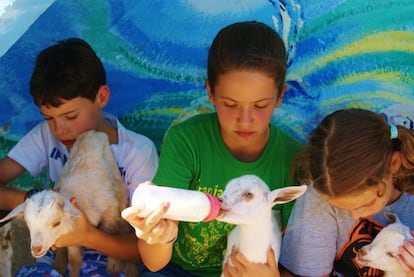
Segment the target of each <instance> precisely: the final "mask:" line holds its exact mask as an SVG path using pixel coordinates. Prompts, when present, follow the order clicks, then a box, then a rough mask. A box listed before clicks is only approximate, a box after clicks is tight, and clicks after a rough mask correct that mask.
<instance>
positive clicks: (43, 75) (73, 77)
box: [30, 38, 106, 107]
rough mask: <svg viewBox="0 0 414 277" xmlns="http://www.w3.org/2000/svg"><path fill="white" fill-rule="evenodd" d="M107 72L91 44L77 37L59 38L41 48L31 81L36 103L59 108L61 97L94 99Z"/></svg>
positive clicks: (64, 98)
mask: <svg viewBox="0 0 414 277" xmlns="http://www.w3.org/2000/svg"><path fill="white" fill-rule="evenodd" d="M105 84H106V73H105V69H104V67H103V65H102V62H101V60H100V59H99V57H98V56H97V55H96V53H95V51H94V50H93V49H92V47H91V46H90V45H89V44H88V43H87V42H86V41H84V40H82V39H79V38H68V39H65V40H61V41H58V42H57V43H56V44H55V45H52V46H50V47H48V48H46V49H44V50H42V51H41V52H40V53H39V54H38V56H37V58H36V63H35V67H34V70H33V74H32V77H31V80H30V94H31V95H32V97H33V100H34V102H35V104H36V105H38V106H42V105H50V106H53V107H58V106H60V105H61V104H62V100H70V99H73V98H76V97H84V98H87V99H89V100H91V101H94V100H95V97H96V94H97V92H98V90H99V88H100V87H101V86H102V85H105Z"/></svg>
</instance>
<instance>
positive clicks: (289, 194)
mask: <svg viewBox="0 0 414 277" xmlns="http://www.w3.org/2000/svg"><path fill="white" fill-rule="evenodd" d="M306 189H307V186H306V185H302V186H290V187H285V188H280V189H275V190H273V191H271V192H270V197H271V199H272V202H273V205H276V204H283V203H287V202H290V201H292V200H295V199H296V198H298V197H300V196H301V195H302V194H304V193H305V191H306Z"/></svg>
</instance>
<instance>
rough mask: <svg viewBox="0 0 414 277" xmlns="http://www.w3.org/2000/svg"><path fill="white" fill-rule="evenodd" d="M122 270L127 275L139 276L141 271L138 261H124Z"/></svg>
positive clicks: (131, 276) (128, 276)
mask: <svg viewBox="0 0 414 277" xmlns="http://www.w3.org/2000/svg"><path fill="white" fill-rule="evenodd" d="M122 272H123V273H125V275H126V276H127V277H138V276H139V271H138V268H137V265H136V263H132V262H124V266H123V269H122Z"/></svg>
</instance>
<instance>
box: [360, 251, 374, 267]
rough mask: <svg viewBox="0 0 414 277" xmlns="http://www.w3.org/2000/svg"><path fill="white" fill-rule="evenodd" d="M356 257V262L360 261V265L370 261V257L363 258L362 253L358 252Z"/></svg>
mask: <svg viewBox="0 0 414 277" xmlns="http://www.w3.org/2000/svg"><path fill="white" fill-rule="evenodd" d="M356 259H357V261H358V263H360V264H362V265H367V264H368V263H370V262H371V260H370V259H367V258H365V257H364V255H363V254H360V253H359V252H358V253H357V255H356Z"/></svg>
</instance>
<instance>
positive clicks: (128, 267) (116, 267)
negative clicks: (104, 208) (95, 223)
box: [100, 217, 139, 277]
mask: <svg viewBox="0 0 414 277" xmlns="http://www.w3.org/2000/svg"><path fill="white" fill-rule="evenodd" d="M106 218H109V217H106ZM100 229H102V230H104V231H105V232H107V233H111V234H121V235H122V234H128V233H129V232H131V230H132V229H130V225H129V224H128V223H127V222H126V221H125V220H124V219H123V218H121V217H119V218H118V219H117V220H114V221H112V222H107V221H106V222H102V223H101V225H100ZM106 270H107V271H108V273H110V274H116V273H121V272H123V273H125V275H126V276H127V277H138V276H139V272H138V268H137V264H136V263H134V262H127V261H120V260H117V259H115V258H112V257H109V256H108V262H107V264H106Z"/></svg>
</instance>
